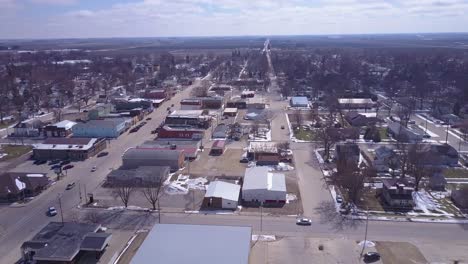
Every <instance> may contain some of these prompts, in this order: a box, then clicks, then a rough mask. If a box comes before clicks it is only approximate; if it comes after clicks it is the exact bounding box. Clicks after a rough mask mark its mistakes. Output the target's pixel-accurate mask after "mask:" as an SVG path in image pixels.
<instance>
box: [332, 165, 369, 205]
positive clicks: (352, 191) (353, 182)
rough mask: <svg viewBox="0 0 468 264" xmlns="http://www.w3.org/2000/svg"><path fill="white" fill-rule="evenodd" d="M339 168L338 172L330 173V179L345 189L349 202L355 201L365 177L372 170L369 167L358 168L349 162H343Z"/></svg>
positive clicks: (361, 189)
mask: <svg viewBox="0 0 468 264" xmlns="http://www.w3.org/2000/svg"><path fill="white" fill-rule="evenodd" d="M341 168H342V169H341V170H340V171H339V172H336V173H334V174H333V175H332V178H331V179H332V181H333V183H334V184H336V185H337V186H339V187H340V188H341V189H342V190H344V191H346V193H347V196H348V199H349V201H350V202H352V203H356V202H357V201H359V198H360V197H361V195H362V191H363V190H364V182H365V179H366V178H368V177H370V176H371V175H374V172H373V170H372V169H371V168H369V167H366V168H363V169H361V170H359V169H358V168H356V167H355V166H351V165H350V164H349V163H344V164H343V166H341Z"/></svg>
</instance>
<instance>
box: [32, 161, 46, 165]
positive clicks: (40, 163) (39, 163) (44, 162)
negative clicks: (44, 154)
mask: <svg viewBox="0 0 468 264" xmlns="http://www.w3.org/2000/svg"><path fill="white" fill-rule="evenodd" d="M33 163H34V164H36V165H42V164H46V163H47V160H36V161H34V162H33Z"/></svg>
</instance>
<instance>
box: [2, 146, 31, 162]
mask: <svg viewBox="0 0 468 264" xmlns="http://www.w3.org/2000/svg"><path fill="white" fill-rule="evenodd" d="M31 150H32V147H31V146H24V145H3V146H2V151H3V152H4V153H5V154H7V155H6V156H5V157H3V158H1V159H0V161H7V160H11V159H14V158H18V157H20V156H22V155H24V154H26V153H28V152H30V151H31Z"/></svg>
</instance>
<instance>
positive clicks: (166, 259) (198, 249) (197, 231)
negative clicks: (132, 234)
mask: <svg viewBox="0 0 468 264" xmlns="http://www.w3.org/2000/svg"><path fill="white" fill-rule="evenodd" d="M200 239H202V240H200ZM251 239H252V228H251V227H241V226H235V227H234V226H211V225H180V224H158V225H155V226H154V227H153V229H152V230H151V232H150V233H149V234H148V236H147V237H146V239H145V241H144V242H143V244H142V245H141V246H140V248H139V249H138V251H137V252H136V254H135V256H134V257H133V259H132V260H131V262H130V264H148V263H153V262H155V261H157V262H158V263H164V264H187V263H203V264H220V263H222V264H248V263H249V255H250V247H251V244H250V243H251ZM201 241H205V242H206V243H201ZM207 243H208V244H209V245H208V244H207Z"/></svg>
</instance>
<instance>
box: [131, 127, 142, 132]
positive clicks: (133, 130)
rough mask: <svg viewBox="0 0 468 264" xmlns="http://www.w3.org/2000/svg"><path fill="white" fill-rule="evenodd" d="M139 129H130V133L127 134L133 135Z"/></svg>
mask: <svg viewBox="0 0 468 264" xmlns="http://www.w3.org/2000/svg"><path fill="white" fill-rule="evenodd" d="M139 129H140V128H139V127H134V128H132V129H130V132H129V133H135V132H137V131H138V130H139Z"/></svg>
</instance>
